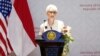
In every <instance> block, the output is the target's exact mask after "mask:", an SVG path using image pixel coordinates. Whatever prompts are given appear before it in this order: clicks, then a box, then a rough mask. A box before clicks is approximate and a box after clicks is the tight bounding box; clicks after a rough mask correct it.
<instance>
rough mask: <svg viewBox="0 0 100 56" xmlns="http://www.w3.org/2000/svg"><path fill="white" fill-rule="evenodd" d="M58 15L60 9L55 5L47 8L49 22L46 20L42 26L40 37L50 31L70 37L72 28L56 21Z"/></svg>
mask: <svg viewBox="0 0 100 56" xmlns="http://www.w3.org/2000/svg"><path fill="white" fill-rule="evenodd" d="M57 13H58V9H57V7H56V6H55V5H53V4H50V5H48V6H47V7H46V15H47V20H44V23H42V24H41V25H40V31H39V35H42V34H43V33H44V32H46V31H48V30H56V31H58V32H61V33H63V35H65V34H68V35H69V36H70V30H71V27H69V26H65V25H64V22H63V21H61V20H57V19H56V15H57ZM71 39H72V38H71ZM65 47H66V46H65ZM64 49H65V48H64ZM64 49H63V54H62V56H64V55H66V54H65V53H64V52H65V50H64Z"/></svg>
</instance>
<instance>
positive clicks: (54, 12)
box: [48, 11, 57, 14]
mask: <svg viewBox="0 0 100 56" xmlns="http://www.w3.org/2000/svg"><path fill="white" fill-rule="evenodd" d="M48 12H49V13H53V14H56V13H57V12H56V11H48Z"/></svg>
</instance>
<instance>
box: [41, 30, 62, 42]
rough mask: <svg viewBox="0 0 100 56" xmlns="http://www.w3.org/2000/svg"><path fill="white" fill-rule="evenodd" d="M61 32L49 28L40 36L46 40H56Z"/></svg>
mask: <svg viewBox="0 0 100 56" xmlns="http://www.w3.org/2000/svg"><path fill="white" fill-rule="evenodd" d="M61 35H62V33H60V32H58V31H55V30H49V31H46V32H44V33H43V34H42V37H43V39H44V40H46V41H58V40H59V39H60V37H61Z"/></svg>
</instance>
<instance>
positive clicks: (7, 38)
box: [7, 38, 13, 51]
mask: <svg viewBox="0 0 100 56" xmlns="http://www.w3.org/2000/svg"><path fill="white" fill-rule="evenodd" d="M7 42H8V46H9V48H10V49H11V51H13V48H12V47H11V44H10V41H9V39H8V38H7Z"/></svg>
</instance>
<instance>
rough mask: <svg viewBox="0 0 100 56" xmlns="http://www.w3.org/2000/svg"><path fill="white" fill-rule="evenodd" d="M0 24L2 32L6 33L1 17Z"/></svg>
mask: <svg viewBox="0 0 100 56" xmlns="http://www.w3.org/2000/svg"><path fill="white" fill-rule="evenodd" d="M0 25H1V27H2V29H3V30H4V33H5V34H6V35H7V30H6V28H5V26H4V24H3V22H2V20H1V19H0Z"/></svg>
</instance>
